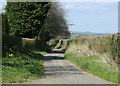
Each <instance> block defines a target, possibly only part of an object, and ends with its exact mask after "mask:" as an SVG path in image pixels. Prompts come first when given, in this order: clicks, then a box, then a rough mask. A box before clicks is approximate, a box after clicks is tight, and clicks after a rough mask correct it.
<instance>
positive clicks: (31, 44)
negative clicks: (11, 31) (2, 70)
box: [2, 34, 51, 52]
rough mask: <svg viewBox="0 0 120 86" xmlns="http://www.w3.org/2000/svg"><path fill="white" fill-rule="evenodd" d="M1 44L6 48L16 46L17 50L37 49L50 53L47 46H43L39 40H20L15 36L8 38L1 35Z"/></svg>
mask: <svg viewBox="0 0 120 86" xmlns="http://www.w3.org/2000/svg"><path fill="white" fill-rule="evenodd" d="M2 44H3V46H2V47H3V49H4V46H5V47H7V48H11V47H14V46H18V47H17V49H18V50H19V49H21V48H28V49H39V50H44V51H46V52H48V51H50V50H51V49H50V47H49V46H48V45H47V44H43V43H42V41H41V40H36V39H28V38H21V37H17V36H8V35H5V34H2Z"/></svg>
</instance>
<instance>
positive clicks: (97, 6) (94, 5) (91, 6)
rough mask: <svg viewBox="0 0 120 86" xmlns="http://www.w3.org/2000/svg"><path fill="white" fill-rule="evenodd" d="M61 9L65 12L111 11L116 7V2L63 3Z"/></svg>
mask: <svg viewBox="0 0 120 86" xmlns="http://www.w3.org/2000/svg"><path fill="white" fill-rule="evenodd" d="M63 3H64V4H63V7H64V8H65V9H66V10H69V9H74V10H78V11H80V10H105V11H107V10H111V9H115V8H117V7H118V4H117V2H114V3H113V2H111V3H108V2H74V3H72V2H63Z"/></svg>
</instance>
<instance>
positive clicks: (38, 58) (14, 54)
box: [2, 46, 46, 84]
mask: <svg viewBox="0 0 120 86" xmlns="http://www.w3.org/2000/svg"><path fill="white" fill-rule="evenodd" d="M2 53H3V57H2V83H3V84H4V83H22V82H26V81H30V80H34V79H38V78H40V77H42V75H43V73H44V66H43V55H45V54H46V52H43V51H38V50H35V49H20V50H17V47H16V46H15V47H13V48H9V49H7V48H6V47H5V46H4V48H3V52H2Z"/></svg>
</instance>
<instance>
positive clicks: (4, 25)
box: [1, 13, 9, 34]
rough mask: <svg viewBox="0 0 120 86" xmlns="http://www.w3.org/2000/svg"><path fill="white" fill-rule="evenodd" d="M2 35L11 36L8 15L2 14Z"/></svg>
mask: <svg viewBox="0 0 120 86" xmlns="http://www.w3.org/2000/svg"><path fill="white" fill-rule="evenodd" d="M1 16H2V33H5V34H9V24H8V19H7V15H6V13H2V14H1Z"/></svg>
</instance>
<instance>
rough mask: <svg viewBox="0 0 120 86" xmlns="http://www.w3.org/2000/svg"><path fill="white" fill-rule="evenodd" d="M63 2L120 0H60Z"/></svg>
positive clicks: (110, 0)
mask: <svg viewBox="0 0 120 86" xmlns="http://www.w3.org/2000/svg"><path fill="white" fill-rule="evenodd" d="M60 1H61V2H119V0H60Z"/></svg>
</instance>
